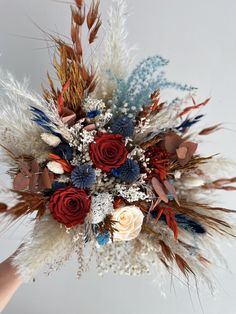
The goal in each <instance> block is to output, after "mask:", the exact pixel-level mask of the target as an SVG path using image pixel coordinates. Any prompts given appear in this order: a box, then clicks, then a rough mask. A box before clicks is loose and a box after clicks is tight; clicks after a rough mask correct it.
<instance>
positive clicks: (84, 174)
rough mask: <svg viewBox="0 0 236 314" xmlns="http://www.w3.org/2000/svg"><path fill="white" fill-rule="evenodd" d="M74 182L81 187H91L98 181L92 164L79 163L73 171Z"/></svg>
mask: <svg viewBox="0 0 236 314" xmlns="http://www.w3.org/2000/svg"><path fill="white" fill-rule="evenodd" d="M71 181H72V184H73V185H74V186H75V187H77V188H79V189H86V188H90V187H91V186H92V185H93V184H94V183H95V182H96V173H95V170H94V169H93V167H92V166H90V165H79V166H77V167H75V169H74V170H73V171H72V173H71Z"/></svg>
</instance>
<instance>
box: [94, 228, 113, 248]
mask: <svg viewBox="0 0 236 314" xmlns="http://www.w3.org/2000/svg"><path fill="white" fill-rule="evenodd" d="M96 239H97V242H98V244H99V245H101V246H103V245H106V244H107V243H108V242H109V241H110V233H109V232H108V231H105V232H104V233H99V234H98V235H97V237H96Z"/></svg>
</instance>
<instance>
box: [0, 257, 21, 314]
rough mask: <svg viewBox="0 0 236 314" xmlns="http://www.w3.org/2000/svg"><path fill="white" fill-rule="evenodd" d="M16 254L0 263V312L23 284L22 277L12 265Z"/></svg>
mask: <svg viewBox="0 0 236 314" xmlns="http://www.w3.org/2000/svg"><path fill="white" fill-rule="evenodd" d="M15 254H16V253H14V254H13V255H12V256H10V257H9V258H8V259H6V260H5V261H3V262H2V263H0V312H1V311H2V310H3V309H4V308H5V307H6V305H7V304H8V302H9V301H10V300H11V298H12V296H13V295H14V294H15V292H16V290H17V289H18V288H19V287H20V286H21V284H22V279H21V277H20V275H19V274H17V272H16V269H15V267H14V266H13V265H12V263H11V261H12V258H13V257H14V255H15Z"/></svg>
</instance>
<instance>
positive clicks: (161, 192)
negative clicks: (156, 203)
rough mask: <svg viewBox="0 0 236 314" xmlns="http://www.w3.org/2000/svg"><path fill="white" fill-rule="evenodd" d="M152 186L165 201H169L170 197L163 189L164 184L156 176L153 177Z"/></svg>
mask: <svg viewBox="0 0 236 314" xmlns="http://www.w3.org/2000/svg"><path fill="white" fill-rule="evenodd" d="M152 186H153V189H154V191H155V192H156V194H157V195H158V196H159V197H160V199H161V200H162V201H163V202H165V203H168V197H167V195H166V193H165V191H164V189H163V186H162V184H161V183H160V181H159V180H158V179H157V178H155V177H153V178H152Z"/></svg>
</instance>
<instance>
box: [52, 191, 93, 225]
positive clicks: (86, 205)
mask: <svg viewBox="0 0 236 314" xmlns="http://www.w3.org/2000/svg"><path fill="white" fill-rule="evenodd" d="M90 205H91V200H90V198H89V196H88V195H87V193H86V192H85V191H84V190H79V189H77V188H74V187H67V188H63V189H59V190H57V191H56V192H55V193H54V194H53V195H52V196H51V199H50V201H49V204H48V207H49V209H50V211H51V214H52V216H53V218H54V219H55V220H57V221H58V222H60V223H62V224H63V225H65V226H66V227H68V228H71V227H75V226H77V225H82V224H83V223H84V219H85V217H86V216H87V214H88V212H89V209H90Z"/></svg>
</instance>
